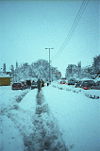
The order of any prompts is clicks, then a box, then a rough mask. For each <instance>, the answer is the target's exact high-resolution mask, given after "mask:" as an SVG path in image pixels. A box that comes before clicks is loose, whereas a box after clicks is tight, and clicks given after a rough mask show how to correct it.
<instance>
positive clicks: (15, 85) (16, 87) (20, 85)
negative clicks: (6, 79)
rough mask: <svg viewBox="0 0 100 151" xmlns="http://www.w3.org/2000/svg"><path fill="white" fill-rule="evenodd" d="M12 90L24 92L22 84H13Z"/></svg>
mask: <svg viewBox="0 0 100 151" xmlns="http://www.w3.org/2000/svg"><path fill="white" fill-rule="evenodd" d="M12 90H23V85H22V83H17V82H16V83H13V84H12Z"/></svg>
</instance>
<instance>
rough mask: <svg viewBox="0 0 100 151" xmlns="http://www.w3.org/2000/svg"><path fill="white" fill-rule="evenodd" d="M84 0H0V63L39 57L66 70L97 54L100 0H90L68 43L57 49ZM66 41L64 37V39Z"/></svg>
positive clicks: (31, 60)
mask: <svg viewBox="0 0 100 151" xmlns="http://www.w3.org/2000/svg"><path fill="white" fill-rule="evenodd" d="M82 1H83V0H37V1H35V0H33V1H32V0H31V1H28V0H25V1H24V0H21V1H20V0H18V1H17V0H16V1H14V0H9V1H7V0H6V1H3V0H1V1H0V66H2V64H3V63H6V64H7V67H8V68H9V67H10V65H11V64H13V65H15V63H16V61H18V63H19V64H20V63H24V62H28V63H29V64H31V63H32V62H34V61H37V60H38V59H46V60H48V51H47V50H45V48H46V47H53V48H54V49H53V50H51V63H52V65H53V66H56V67H58V69H59V70H60V71H62V72H63V73H64V72H65V69H66V67H67V66H68V64H72V63H74V64H77V63H78V62H79V61H81V63H82V66H86V65H89V64H91V63H92V60H93V57H94V56H96V55H98V54H100V38H99V37H100V1H99V0H89V2H88V4H87V7H86V9H85V11H84V13H83V15H82V17H81V20H80V21H79V23H78V26H77V28H76V29H75V31H74V33H73V35H72V37H71V40H70V41H69V43H68V45H66V47H65V48H64V49H63V50H61V51H60V52H59V48H60V47H61V45H62V43H63V42H64V40H65V38H66V37H67V34H68V32H69V30H70V28H71V26H72V24H73V21H74V19H75V17H76V14H77V12H78V10H79V8H80V6H81V4H82ZM66 43H67V41H66Z"/></svg>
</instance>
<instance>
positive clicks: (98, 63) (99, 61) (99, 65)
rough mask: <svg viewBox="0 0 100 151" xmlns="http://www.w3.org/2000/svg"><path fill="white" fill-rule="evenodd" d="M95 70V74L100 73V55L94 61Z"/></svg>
mask: <svg viewBox="0 0 100 151" xmlns="http://www.w3.org/2000/svg"><path fill="white" fill-rule="evenodd" d="M93 70H94V73H95V74H98V73H100V55H98V56H96V57H94V60H93Z"/></svg>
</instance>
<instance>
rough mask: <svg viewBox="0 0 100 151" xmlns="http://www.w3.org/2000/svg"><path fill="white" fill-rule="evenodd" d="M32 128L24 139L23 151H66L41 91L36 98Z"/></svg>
mask: <svg viewBox="0 0 100 151" xmlns="http://www.w3.org/2000/svg"><path fill="white" fill-rule="evenodd" d="M33 126H34V128H33V133H32V134H31V135H30V136H28V137H26V138H25V139H24V143H25V151H68V149H67V147H66V146H65V144H64V141H63V139H62V136H61V133H60V131H59V128H58V126H57V124H56V121H55V119H54V117H53V116H52V114H51V113H50V110H49V107H48V104H46V102H45V99H44V96H43V94H42V91H40V92H38V93H37V96H36V111H35V115H34V117H33Z"/></svg>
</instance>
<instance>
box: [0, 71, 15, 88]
mask: <svg viewBox="0 0 100 151" xmlns="http://www.w3.org/2000/svg"><path fill="white" fill-rule="evenodd" d="M11 79H12V78H11V77H10V76H9V75H7V74H3V73H0V86H9V85H10V84H11Z"/></svg>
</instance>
